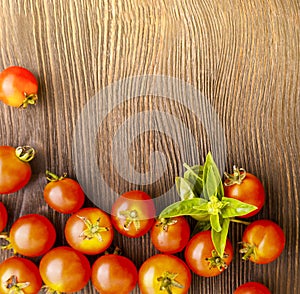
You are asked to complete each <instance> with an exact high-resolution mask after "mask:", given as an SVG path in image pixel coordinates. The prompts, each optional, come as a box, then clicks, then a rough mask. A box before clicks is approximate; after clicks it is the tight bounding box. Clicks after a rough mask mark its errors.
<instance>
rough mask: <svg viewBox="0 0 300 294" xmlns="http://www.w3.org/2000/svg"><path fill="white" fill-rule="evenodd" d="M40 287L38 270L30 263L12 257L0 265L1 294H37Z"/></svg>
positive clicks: (23, 259)
mask: <svg viewBox="0 0 300 294" xmlns="http://www.w3.org/2000/svg"><path fill="white" fill-rule="evenodd" d="M41 287H42V279H41V276H40V273H39V269H38V268H37V266H36V265H35V264H34V263H33V262H32V261H30V260H28V259H25V258H22V257H16V256H14V257H10V258H8V259H6V260H4V261H3V262H2V263H1V264H0V293H1V294H12V293H23V294H37V293H39V290H40V289H41ZM21 291H22V292H21Z"/></svg>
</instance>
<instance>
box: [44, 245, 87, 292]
mask: <svg viewBox="0 0 300 294" xmlns="http://www.w3.org/2000/svg"><path fill="white" fill-rule="evenodd" d="M39 269H40V274H41V277H42V279H43V281H44V283H45V285H46V288H48V290H49V293H54V291H57V293H60V292H67V293H69V292H76V291H80V290H81V289H82V288H84V287H85V285H86V284H87V283H88V281H89V279H90V276H91V267H90V263H89V261H88V259H87V258H86V257H85V256H84V255H83V254H82V253H80V252H78V251H76V250H74V249H72V248H71V247H67V246H60V247H56V248H54V249H52V250H50V251H49V252H48V253H46V254H45V255H44V256H43V257H42V259H41V262H40V267H39ZM51 291H52V292H51Z"/></svg>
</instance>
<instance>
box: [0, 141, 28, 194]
mask: <svg viewBox="0 0 300 294" xmlns="http://www.w3.org/2000/svg"><path fill="white" fill-rule="evenodd" d="M15 152H16V149H15V148H14V147H11V146H0V194H11V193H15V192H17V191H18V190H20V189H22V188H23V187H24V186H25V185H26V184H27V183H28V182H29V180H30V177H31V167H30V164H29V163H28V162H23V161H21V160H20V159H19V158H18V157H17V156H16V154H15Z"/></svg>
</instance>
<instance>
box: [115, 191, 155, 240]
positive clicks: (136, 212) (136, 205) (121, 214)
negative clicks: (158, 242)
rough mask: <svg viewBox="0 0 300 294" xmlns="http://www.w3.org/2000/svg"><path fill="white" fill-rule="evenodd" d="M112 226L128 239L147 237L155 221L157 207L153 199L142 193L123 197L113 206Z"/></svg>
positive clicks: (128, 193)
mask: <svg viewBox="0 0 300 294" xmlns="http://www.w3.org/2000/svg"><path fill="white" fill-rule="evenodd" d="M111 218H112V224H113V226H114V227H115V229H116V230H117V231H119V232H120V233H121V234H123V235H125V236H127V237H140V236H143V235H145V234H146V233H147V232H148V231H149V230H150V229H151V227H152V225H153V223H154V221H155V219H154V218H155V206H154V202H153V200H152V199H151V197H150V196H149V195H148V194H146V193H145V192H142V191H130V192H127V193H125V194H123V195H121V196H120V197H119V198H118V199H117V200H116V201H115V203H114V204H113V207H112V211H111Z"/></svg>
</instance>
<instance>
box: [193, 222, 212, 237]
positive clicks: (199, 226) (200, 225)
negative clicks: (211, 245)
mask: <svg viewBox="0 0 300 294" xmlns="http://www.w3.org/2000/svg"><path fill="white" fill-rule="evenodd" d="M210 228H211V225H210V221H198V222H197V223H196V225H195V227H194V230H193V232H192V234H191V236H192V237H193V236H195V235H196V234H197V233H200V232H203V231H207V230H210Z"/></svg>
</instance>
